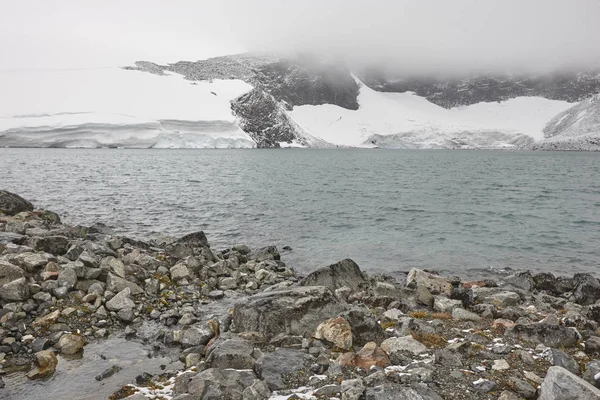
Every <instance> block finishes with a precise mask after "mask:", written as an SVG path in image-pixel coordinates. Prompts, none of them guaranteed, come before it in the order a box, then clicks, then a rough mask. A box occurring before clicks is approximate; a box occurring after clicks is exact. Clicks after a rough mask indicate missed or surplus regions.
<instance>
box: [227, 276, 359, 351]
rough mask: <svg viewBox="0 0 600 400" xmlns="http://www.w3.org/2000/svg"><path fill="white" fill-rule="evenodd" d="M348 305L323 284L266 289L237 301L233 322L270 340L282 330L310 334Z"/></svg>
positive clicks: (292, 333)
mask: <svg viewBox="0 0 600 400" xmlns="http://www.w3.org/2000/svg"><path fill="white" fill-rule="evenodd" d="M347 307H348V306H347V304H346V303H342V302H341V301H340V300H339V299H338V298H337V297H336V296H335V294H334V293H333V292H332V291H331V290H329V289H328V288H326V287H323V286H305V287H295V288H292V289H288V290H281V291H272V292H262V293H258V294H255V295H253V296H250V297H248V298H246V299H244V302H242V303H237V304H236V305H235V307H234V311H233V326H234V327H235V331H236V332H244V331H253V332H258V333H260V334H261V335H263V336H264V337H265V338H266V339H267V340H271V339H272V338H273V337H275V336H276V335H278V334H280V333H284V334H287V335H299V336H305V337H308V336H310V335H312V334H313V332H314V331H315V329H316V328H317V326H318V325H319V324H320V323H321V322H323V320H325V319H327V318H333V317H336V316H338V315H340V313H341V312H342V311H344V310H345V309H346V308H347ZM346 319H348V318H346Z"/></svg>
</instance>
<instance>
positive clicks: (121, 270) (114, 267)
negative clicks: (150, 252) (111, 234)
mask: <svg viewBox="0 0 600 400" xmlns="http://www.w3.org/2000/svg"><path fill="white" fill-rule="evenodd" d="M100 268H101V269H102V270H103V271H106V273H109V272H112V273H113V274H115V275H117V276H118V277H120V278H125V264H123V261H121V260H119V259H118V258H115V257H112V256H109V257H105V258H103V259H102V261H100Z"/></svg>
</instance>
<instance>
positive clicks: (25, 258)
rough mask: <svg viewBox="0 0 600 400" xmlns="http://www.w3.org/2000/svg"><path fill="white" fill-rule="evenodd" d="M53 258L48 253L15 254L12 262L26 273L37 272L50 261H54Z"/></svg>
mask: <svg viewBox="0 0 600 400" xmlns="http://www.w3.org/2000/svg"><path fill="white" fill-rule="evenodd" d="M54 260H55V257H54V256H53V255H51V254H48V253H31V252H25V253H20V254H17V255H16V256H15V257H14V258H13V260H12V262H13V263H14V264H16V265H18V266H20V267H22V268H23V269H24V270H25V271H27V272H31V273H34V272H37V270H38V269H40V268H42V267H45V266H46V264H48V262H50V261H54Z"/></svg>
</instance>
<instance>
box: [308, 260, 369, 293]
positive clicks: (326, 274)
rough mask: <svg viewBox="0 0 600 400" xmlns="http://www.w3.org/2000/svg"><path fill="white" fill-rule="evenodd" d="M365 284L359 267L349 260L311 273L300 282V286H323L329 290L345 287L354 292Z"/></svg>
mask: <svg viewBox="0 0 600 400" xmlns="http://www.w3.org/2000/svg"><path fill="white" fill-rule="evenodd" d="M365 284H366V279H365V276H364V275H363V273H362V271H361V270H360V267H359V266H358V264H356V263H355V262H354V261H352V260H351V259H349V258H347V259H345V260H342V261H338V262H336V263H335V264H331V265H329V266H327V267H323V268H320V269H318V270H316V271H313V272H311V273H310V274H308V275H307V276H306V277H305V278H304V279H302V281H301V282H300V285H302V286H325V287H328V288H329V289H331V290H335V289H339V288H341V287H344V286H345V287H349V288H350V289H352V290H354V291H356V290H359V289H360V288H361V287H362V286H364V285H365Z"/></svg>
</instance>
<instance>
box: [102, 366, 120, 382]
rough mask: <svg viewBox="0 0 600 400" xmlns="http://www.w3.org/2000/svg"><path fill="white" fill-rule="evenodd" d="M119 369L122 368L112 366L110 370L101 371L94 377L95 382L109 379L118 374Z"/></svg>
mask: <svg viewBox="0 0 600 400" xmlns="http://www.w3.org/2000/svg"><path fill="white" fill-rule="evenodd" d="M121 369H122V368H121V367H119V366H118V365H113V366H111V367H110V368H107V369H105V370H104V371H102V372H101V373H100V374H99V375H96V380H97V381H103V380H105V379H106V378H110V377H111V376H113V375H114V374H116V373H117V372H119V371H120V370H121Z"/></svg>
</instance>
